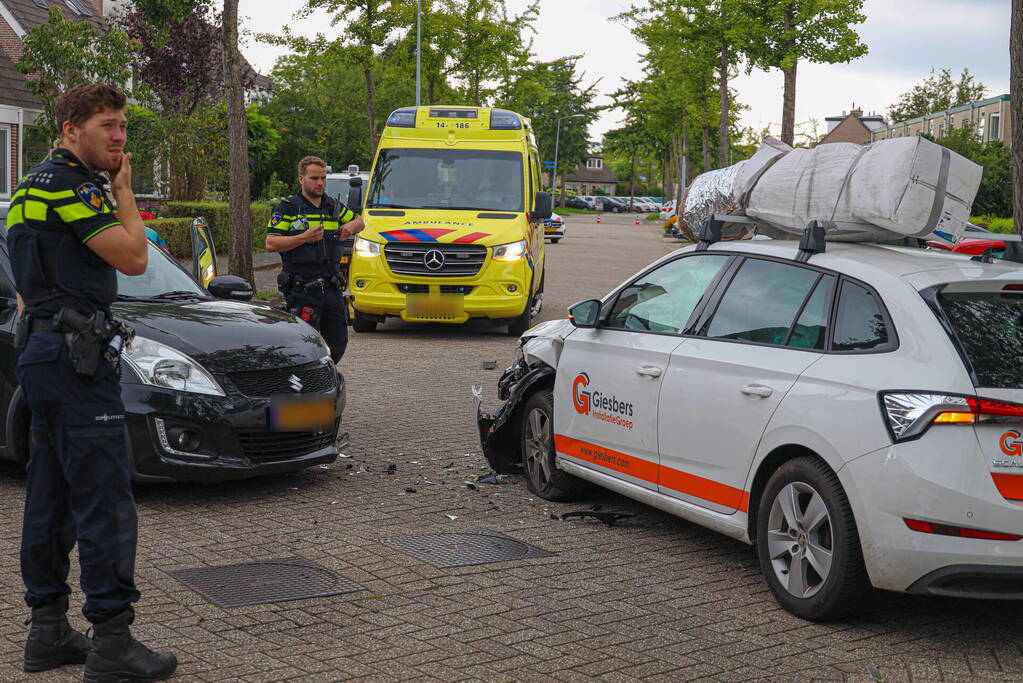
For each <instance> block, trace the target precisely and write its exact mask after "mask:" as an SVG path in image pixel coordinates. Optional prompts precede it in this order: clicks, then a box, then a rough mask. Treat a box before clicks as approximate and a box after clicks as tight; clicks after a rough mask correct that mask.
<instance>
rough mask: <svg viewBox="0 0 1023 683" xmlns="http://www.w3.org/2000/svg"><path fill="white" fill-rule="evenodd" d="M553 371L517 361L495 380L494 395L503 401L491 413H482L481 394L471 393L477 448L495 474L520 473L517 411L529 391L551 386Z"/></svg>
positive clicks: (547, 366) (546, 366) (541, 364)
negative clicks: (474, 398)
mask: <svg viewBox="0 0 1023 683" xmlns="http://www.w3.org/2000/svg"><path fill="white" fill-rule="evenodd" d="M554 372H555V371H554V368H552V367H551V366H549V365H546V364H544V363H536V364H534V365H532V366H528V365H526V362H525V361H524V360H523V359H521V358H520V359H519V360H517V361H516V362H515V364H514V365H512V366H511V367H510V368H508V369H507V370H505V371H504V374H503V375H502V376H501V379H500V380H499V381H498V396H499V397H500V398H501V399H503V400H502V402H501V404H500V405H499V406H498V407H497V410H495V411H494V412H493V413H487V412H484V411H483V397H482V392H480V391H476V390H474V392H473V393H474V394H475V396H476V426H477V428H478V429H479V434H480V446H481V447H482V448H483V455H484V457H486V459H487V463H488V464H489V465H490V467H491V468H492V469H493V470H494V471H495V472H498V473H501V474H512V473H517V472H521V471H522V453H521V443H520V437H519V429H518V428H519V419H520V415H521V410H520V408H521V406H522V404H523V403H524V402H525V401H526V399H528V398H529V396H530V395H531V394H532V393H533V391H535V390H536V389H538V388H540V387H543V386H553V384H554Z"/></svg>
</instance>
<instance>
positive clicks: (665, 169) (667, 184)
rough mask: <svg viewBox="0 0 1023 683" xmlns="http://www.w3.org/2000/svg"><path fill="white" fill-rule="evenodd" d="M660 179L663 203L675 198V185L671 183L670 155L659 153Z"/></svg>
mask: <svg viewBox="0 0 1023 683" xmlns="http://www.w3.org/2000/svg"><path fill="white" fill-rule="evenodd" d="M661 168H662V173H663V174H662V177H663V178H664V183H663V185H664V186H663V187H662V188H661V191H662V192H664V201H668V200H670V199H671V198H672V197H674V196H675V185H674V184H673V183H672V182H671V153H670V152H661Z"/></svg>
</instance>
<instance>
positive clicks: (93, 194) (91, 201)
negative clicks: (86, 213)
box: [75, 183, 103, 213]
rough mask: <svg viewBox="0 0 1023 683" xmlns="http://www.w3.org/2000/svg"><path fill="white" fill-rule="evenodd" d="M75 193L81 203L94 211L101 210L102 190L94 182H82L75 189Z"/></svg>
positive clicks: (98, 211)
mask: <svg viewBox="0 0 1023 683" xmlns="http://www.w3.org/2000/svg"><path fill="white" fill-rule="evenodd" d="M75 194H77V195H78V198H79V199H81V200H82V203H83V204H85V205H86V206H88V207H89V208H90V209H92V210H93V211H95V212H96V213H100V212H101V211H103V192H102V191H101V190H100V189H99V188H98V187H96V184H95V183H82V184H81V185H79V186H78V189H77V190H75Z"/></svg>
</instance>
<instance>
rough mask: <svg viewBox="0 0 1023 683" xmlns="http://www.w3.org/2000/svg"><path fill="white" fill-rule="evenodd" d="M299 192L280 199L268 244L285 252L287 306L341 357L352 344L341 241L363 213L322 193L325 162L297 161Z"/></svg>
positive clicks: (357, 227) (332, 354)
mask: <svg viewBox="0 0 1023 683" xmlns="http://www.w3.org/2000/svg"><path fill="white" fill-rule="evenodd" d="M298 182H299V185H300V189H299V192H298V194H296V195H293V196H291V197H288V198H287V199H285V200H284V201H282V202H280V203H279V204H278V205H277V207H276V208H275V209H274V212H273V214H272V215H271V216H270V223H269V224H268V225H267V228H266V250H267V251H277V252H280V254H281V261H282V269H281V274H280V276H279V277H278V278H277V284H278V286H279V287H280V290H281V293H282V294H283V295H284V298H285V300H286V301H287V303H288V308H289V309H290V310H292V311H293V312H294V313H295V314H296V315H298V316H299V317H301V318H302V319H303V320H305V321H306V322H308V323H309V324H310V325H312V326H313V327H315V328H316V329H318V330H319V331H320V334H322V335H323V338H324V339H325V340H326V341H327V345H328V346H330V357H331V359H332V360H333V361H334V362H335V363H336V362H338V361H339V360H341V356H343V355H344V353H345V347H347V346H348V310H347V308H346V306H345V302H344V296H343V295H342V293H341V292H342V289H343V287H344V284H343V281H342V275H341V243H342V242H343V241H345V240H346V239H348V238H349V237H351V236H352V235H355V234H357V233H359V232H361V231H362V229H363V228H364V227H365V225H364V223H363V222H362V218H361V217H360V216H358V215H357V214H356V213H354V212H353V211H352V210H351V209H349V208H348V207H346V206H344V205H343V204H339V203H336V202H335V200H334V199H332V198H331V197H329V196H327V195H325V194H324V190H325V189H326V186H327V165H326V164H325V163H324V162H323V160H322V159H320V158H318V157H312V156H307V157H305V158H304V159H302V161H300V162H298Z"/></svg>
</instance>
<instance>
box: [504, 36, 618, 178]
mask: <svg viewBox="0 0 1023 683" xmlns="http://www.w3.org/2000/svg"><path fill="white" fill-rule="evenodd" d="M579 59H580V57H579V56H573V57H562V58H561V59H555V60H553V61H550V62H534V61H528V62H526V63H524V64H522V65H521V66H519V67H516V68H515V69H514V70H513V71H512V73H511V74H509V76H508V78H507V80H506V81H505V82H504V83H502V84H501V85H500V86H499V87H498V90H497V94H496V98H495V106H498V107H502V108H505V109H511V110H512V111H516V112H518V113H520V114H522V115H524V116H527V117H528V118H529V119H530V122H531V123H532V125H533V130H534V132H535V133H536V140H537V145H538V146H539V152H540V156H541V160H545V161H553V160H554V146H555V143H557V145H558V155H557V156H558V169H557V171H556V172H554V173H552V176H551V177H552V178H555V177H558V176H561V177H562V184H564V174H565V173H566V172H569V171H571V170H572V169H574V168H575V167H576V165H577V164H578V163H579V162H581V161H583V160H584V159H585V158H586V156H587V154H588V152H589V150H588V147H589V136H588V135H587V133H586V130H587V127H588V126H589V125H590V124H591V123H593V122H594V121H596V119H597V114H598V113H599V110H598V108H597V107H595V106H593V104H592V102H593V99H594V97H595V93H594V89H595V87H596V85H597V84H596V83H593V84H591V85H589V86H584V85H583V84H582V77H581V76H580V75H579V73H578V72H577V68H578V66H577V65H578V62H579ZM569 117H571V118H569ZM558 119H561V134H560V137H559V136H558Z"/></svg>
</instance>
